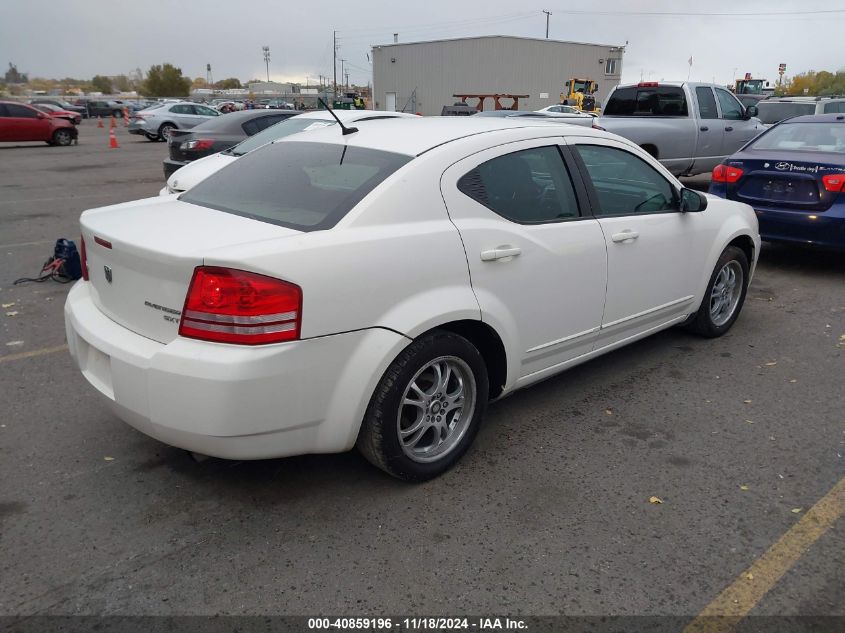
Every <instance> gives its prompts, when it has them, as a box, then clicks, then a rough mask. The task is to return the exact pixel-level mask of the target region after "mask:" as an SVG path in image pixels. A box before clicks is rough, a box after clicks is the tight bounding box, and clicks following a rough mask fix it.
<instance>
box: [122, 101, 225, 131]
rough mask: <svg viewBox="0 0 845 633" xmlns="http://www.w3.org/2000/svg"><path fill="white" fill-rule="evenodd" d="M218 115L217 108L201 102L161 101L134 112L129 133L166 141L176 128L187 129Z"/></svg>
mask: <svg viewBox="0 0 845 633" xmlns="http://www.w3.org/2000/svg"><path fill="white" fill-rule="evenodd" d="M216 116H220V113H219V112H218V111H217V110H215V109H214V108H210V107H209V106H207V105H203V104H201V103H190V102H188V101H181V102H179V103H159V104H156V105H154V106H150V107H149V108H145V109H143V110H140V111H138V112H136V113H135V114H133V115H132V120H131V121H130V122H129V133H130V134H143V135H144V136H146V137H147V138H148V139H149V140H151V141H157V140H162V141H165V140H167V137H168V135H169V134H170V130H172V129H174V128H179V129H180V130H187V129H190V128H192V127H194V126H195V125H199V124H200V123H204V122H205V121H208V120H209V119H213V118H214V117H216Z"/></svg>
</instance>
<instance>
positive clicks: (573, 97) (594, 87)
mask: <svg viewBox="0 0 845 633" xmlns="http://www.w3.org/2000/svg"><path fill="white" fill-rule="evenodd" d="M598 89H599V85H598V84H597V83H596V82H595V81H593V80H592V79H576V78H574V77H573V78H572V79H570V80H569V81H568V82H567V84H566V92H561V93H560V102H561V104H562V105H570V106H575V107H576V108H578V109H579V110H583V111H584V112H596V113H598V112H599V109H598V108H597V107H596V98H595V96H593V95H595V94H596V92H597V91H598Z"/></svg>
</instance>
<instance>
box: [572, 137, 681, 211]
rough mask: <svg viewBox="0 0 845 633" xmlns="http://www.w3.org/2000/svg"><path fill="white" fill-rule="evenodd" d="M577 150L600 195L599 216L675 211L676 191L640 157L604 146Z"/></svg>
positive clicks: (581, 146)
mask: <svg viewBox="0 0 845 633" xmlns="http://www.w3.org/2000/svg"><path fill="white" fill-rule="evenodd" d="M575 150H576V151H577V152H578V155H579V156H580V157H581V160H582V161H583V163H584V167H585V168H586V171H587V175H588V176H589V179H590V181H591V182H592V185H593V189H594V190H595V192H596V197H597V199H598V200H597V201H598V205H599V210H598V214H597V215H636V214H640V213H662V212H666V211H673V210H675V208H676V205H675V188H674V187H673V186H672V185H671V184H670V183H669V181H668V180H666V178H664V177H663V176H662V175H661V174H660V173H659V172H658V171H657V170H656V169H654V168H653V167H652V166H651V165H649V164H648V163H646V162H645V161H644V160H643V159H641V158H640V157H638V156H634V155H633V154H631V153H630V152H626V151H625V150H621V149H617V148H615V147H605V146H603V145H576V146H575Z"/></svg>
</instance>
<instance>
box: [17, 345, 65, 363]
mask: <svg viewBox="0 0 845 633" xmlns="http://www.w3.org/2000/svg"><path fill="white" fill-rule="evenodd" d="M65 350H67V343H65V344H64V345H56V346H55V347H45V348H43V349H34V350H32V351H31V352H20V353H19V354H7V355H6V356H0V363H9V362H11V361H13V360H23V359H24V358H35V357H36V356H46V355H47V354H55V353H56V352H64V351H65Z"/></svg>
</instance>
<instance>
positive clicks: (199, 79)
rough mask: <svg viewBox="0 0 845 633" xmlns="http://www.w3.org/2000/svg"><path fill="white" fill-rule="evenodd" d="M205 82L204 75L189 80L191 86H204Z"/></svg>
mask: <svg viewBox="0 0 845 633" xmlns="http://www.w3.org/2000/svg"><path fill="white" fill-rule="evenodd" d="M206 83H207V82H206V80H205V77H194V80H193V81H192V82H191V88H206V87H207V86H206Z"/></svg>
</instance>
